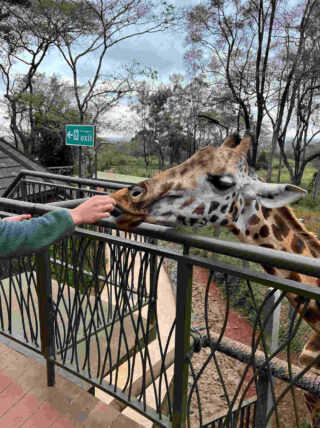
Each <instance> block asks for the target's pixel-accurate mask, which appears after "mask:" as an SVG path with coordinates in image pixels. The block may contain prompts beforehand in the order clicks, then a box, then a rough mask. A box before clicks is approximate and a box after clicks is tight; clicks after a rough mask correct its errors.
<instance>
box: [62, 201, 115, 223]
mask: <svg viewBox="0 0 320 428" xmlns="http://www.w3.org/2000/svg"><path fill="white" fill-rule="evenodd" d="M115 205H116V201H115V200H114V199H113V198H111V197H110V196H100V195H97V196H93V197H92V198H90V199H88V200H87V201H85V202H83V203H82V204H80V205H78V206H77V207H76V208H73V209H72V210H70V214H71V217H72V219H73V221H74V224H75V225H78V224H84V223H96V222H97V221H99V220H101V219H102V218H106V217H110V211H112V210H113V208H114V206H115Z"/></svg>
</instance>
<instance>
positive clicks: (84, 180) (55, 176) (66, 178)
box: [21, 169, 132, 187]
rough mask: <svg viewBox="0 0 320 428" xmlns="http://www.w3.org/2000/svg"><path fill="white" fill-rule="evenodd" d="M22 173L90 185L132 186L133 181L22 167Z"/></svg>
mask: <svg viewBox="0 0 320 428" xmlns="http://www.w3.org/2000/svg"><path fill="white" fill-rule="evenodd" d="M21 174H23V175H24V176H31V177H41V178H46V179H49V180H55V181H64V182H65V183H67V182H68V183H71V182H72V183H78V184H86V185H89V186H95V187H97V186H101V187H107V186H108V183H115V184H121V185H122V187H124V186H131V185H132V183H130V182H128V181H116V180H91V179H89V178H80V177H69V176H67V175H59V174H51V173H50V172H41V171H31V170H28V169H22V170H21Z"/></svg>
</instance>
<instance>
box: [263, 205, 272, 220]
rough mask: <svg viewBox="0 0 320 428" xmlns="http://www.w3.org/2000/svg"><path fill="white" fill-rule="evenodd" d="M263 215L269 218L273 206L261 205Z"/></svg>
mask: <svg viewBox="0 0 320 428" xmlns="http://www.w3.org/2000/svg"><path fill="white" fill-rule="evenodd" d="M261 211H262V215H263V217H264V218H265V219H266V220H267V219H268V217H269V216H270V212H271V208H266V207H261Z"/></svg>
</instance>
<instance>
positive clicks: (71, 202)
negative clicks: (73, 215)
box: [46, 193, 102, 208]
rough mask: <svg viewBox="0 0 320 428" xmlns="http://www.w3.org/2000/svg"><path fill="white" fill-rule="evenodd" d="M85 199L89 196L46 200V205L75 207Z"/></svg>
mask: <svg viewBox="0 0 320 428" xmlns="http://www.w3.org/2000/svg"><path fill="white" fill-rule="evenodd" d="M101 194H102V193H101ZM87 199H89V197H87V198H79V199H69V200H67V201H59V202H48V203H47V204H46V206H48V205H49V206H55V207H59V208H75V207H77V206H78V205H80V204H82V202H84V201H86V200H87Z"/></svg>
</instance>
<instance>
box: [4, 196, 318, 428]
mask: <svg viewBox="0 0 320 428" xmlns="http://www.w3.org/2000/svg"><path fill="white" fill-rule="evenodd" d="M0 204H1V208H2V209H3V210H8V211H15V212H32V213H33V214H34V215H37V214H39V215H40V214H43V213H45V212H47V211H49V210H50V209H55V208H54V207H53V206H52V205H51V206H49V205H45V206H44V205H40V204H31V203H23V202H19V201H13V200H8V199H4V198H2V199H0ZM195 252H196V253H199V252H200V254H198V255H195V254H194V253H195ZM201 252H202V253H203V252H205V257H204V254H202V253H201ZM221 258H222V259H221ZM239 260H241V261H242V260H246V261H248V262H249V266H248V267H243V266H242V262H241V263H239ZM260 264H262V265H267V266H274V267H278V268H281V269H286V270H288V271H293V272H300V273H304V274H306V275H309V276H312V277H320V262H319V261H318V260H316V259H311V258H306V257H302V256H296V255H294V254H289V253H284V252H276V251H274V250H271V249H268V248H262V247H259V248H257V247H254V246H249V245H244V244H240V243H232V242H227V241H221V240H217V239H211V238H203V237H199V236H193V235H187V234H184V233H178V232H174V231H172V230H170V229H168V228H165V227H162V226H154V225H142V226H140V227H139V229H138V230H137V232H136V233H134V234H124V233H120V232H119V231H117V230H116V228H115V225H114V223H113V222H112V220H105V221H102V222H100V223H99V225H98V226H94V227H91V228H88V229H86V230H85V229H77V230H76V232H75V233H74V235H73V236H72V237H70V238H68V239H65V240H63V241H61V242H59V243H57V244H55V245H53V246H52V247H50V248H49V249H46V250H43V251H42V252H41V253H40V254H37V255H31V256H28V257H20V258H16V259H12V260H10V261H8V260H2V261H1V281H0V305H1V316H0V329H1V334H4V335H6V336H8V337H11V338H12V339H14V340H18V341H20V343H23V344H24V345H25V346H27V347H30V348H32V349H35V350H36V351H37V352H40V353H43V355H44V356H45V358H46V359H47V362H48V364H47V367H48V383H49V384H52V383H53V382H54V367H55V365H58V366H60V367H63V368H64V369H66V370H68V371H70V372H71V373H73V374H75V375H76V376H78V377H80V378H82V379H83V380H85V381H87V382H88V383H90V384H91V385H93V386H95V387H97V388H100V389H102V390H103V391H105V392H107V393H109V394H111V395H112V396H114V397H115V398H116V399H117V400H120V402H121V403H122V404H119V402H117V403H116V404H115V405H117V406H118V407H120V408H121V409H123V408H124V407H125V406H130V407H132V408H134V409H135V410H137V411H138V412H140V413H142V414H143V415H145V416H146V417H147V418H149V419H151V420H153V421H154V422H155V423H156V424H158V425H159V426H164V427H171V426H173V427H178V426H189V427H200V426H201V427H222V426H223V427H259V428H260V427H267V426H276V427H281V428H282V427H286V426H288V427H296V426H301V427H305V426H307V420H308V412H307V407H306V405H305V403H304V398H303V392H304V391H307V392H311V393H313V394H314V395H315V396H316V397H320V382H319V379H318V378H317V377H316V376H315V375H314V374H312V372H310V371H309V369H310V367H311V366H312V365H313V364H314V363H315V362H317V360H318V359H319V358H316V360H314V361H312V362H310V363H309V364H308V366H307V367H305V368H301V367H299V366H298V355H299V352H300V351H301V349H302V348H303V346H304V344H305V343H306V341H307V340H308V339H309V338H310V337H311V335H312V331H311V329H310V328H309V327H308V326H307V324H306V323H305V321H303V319H302V317H303V314H304V313H305V312H306V310H307V308H308V304H309V302H310V301H311V299H315V301H316V302H320V290H319V289H318V288H316V287H313V286H311V285H308V284H302V283H299V282H296V281H293V280H289V279H284V278H278V277H275V276H273V275H269V274H266V273H264V272H262V270H261V269H259V267H258V265H260ZM164 266H165V267H166V270H167V271H168V273H169V274H170V277H171V281H172V282H173V284H174V286H175V289H176V304H175V309H174V311H175V313H174V314H172V322H170V326H169V328H168V329H167V330H164V328H163V325H162V324H161V323H162V321H161V319H160V318H161V316H162V315H163V314H162V313H161V311H162V310H163V306H161V299H166V296H164V297H163V296H162V297H160V295H161V293H160V291H161V290H159V287H161V280H160V277H161V272H162V270H163V268H164ZM270 287H271V288H272V290H270ZM288 292H290V293H295V294H297V295H298V296H300V306H299V308H300V309H299V311H297V310H294V311H290V310H289V307H288V305H287V304H286V303H285V299H284V297H285V295H286V293H288ZM164 304H165V305H166V302H164ZM280 305H281V307H282V310H281V313H280V336H279V340H278V343H277V344H274V343H273V342H272V339H273V337H272V334H269V333H270V330H269V325H270V321H271V319H272V318H273V316H274V313H275V312H276V311H277V310H278V309H279V307H280ZM159 308H162V309H161V311H160V309H159ZM239 313H240V315H239ZM169 316H170V314H168V317H169ZM268 424H269V425H268Z"/></svg>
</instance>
